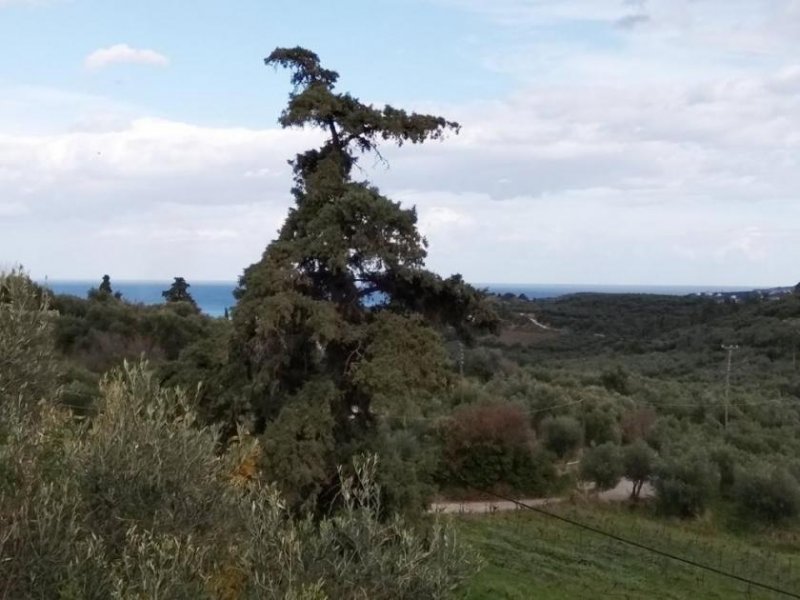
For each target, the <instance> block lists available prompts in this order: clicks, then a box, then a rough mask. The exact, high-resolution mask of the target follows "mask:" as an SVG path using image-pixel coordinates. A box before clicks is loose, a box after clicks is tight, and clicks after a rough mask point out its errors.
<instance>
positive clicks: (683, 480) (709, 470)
mask: <svg viewBox="0 0 800 600" xmlns="http://www.w3.org/2000/svg"><path fill="white" fill-rule="evenodd" d="M654 483H655V490H656V498H657V501H658V507H659V509H660V510H661V512H662V513H664V514H668V515H676V516H680V517H694V516H697V515H700V514H702V513H703V511H704V510H705V508H706V506H707V504H708V502H709V500H710V499H711V498H712V497H713V495H714V493H715V492H716V490H717V489H718V487H719V472H718V471H717V469H716V466H715V465H714V464H713V463H711V462H710V461H709V460H708V458H706V457H705V455H703V454H701V453H696V454H691V455H688V456H684V457H679V458H672V459H670V460H669V461H666V462H664V463H663V464H662V465H661V466H660V467H659V468H658V470H657V475H656V478H655V481H654Z"/></svg>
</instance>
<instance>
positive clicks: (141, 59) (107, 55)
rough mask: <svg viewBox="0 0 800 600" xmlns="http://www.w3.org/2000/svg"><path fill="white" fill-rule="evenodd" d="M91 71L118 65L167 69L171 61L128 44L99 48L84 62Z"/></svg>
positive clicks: (152, 51) (153, 52) (151, 51)
mask: <svg viewBox="0 0 800 600" xmlns="http://www.w3.org/2000/svg"><path fill="white" fill-rule="evenodd" d="M83 64H84V66H85V67H86V68H87V69H90V70H97V69H103V68H105V67H108V66H111V65H116V64H132V65H150V66H154V67H166V66H167V65H169V59H168V58H167V57H166V56H164V55H163V54H160V53H159V52H156V51H155V50H148V49H140V48H132V47H131V46H129V45H128V44H115V45H114V46H109V47H108V48H98V49H97V50H95V51H94V52H92V53H91V54H89V56H87V57H86V59H85V60H84V63H83Z"/></svg>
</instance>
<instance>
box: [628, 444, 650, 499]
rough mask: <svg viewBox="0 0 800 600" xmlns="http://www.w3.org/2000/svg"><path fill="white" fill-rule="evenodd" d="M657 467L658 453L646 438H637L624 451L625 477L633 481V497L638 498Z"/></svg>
mask: <svg viewBox="0 0 800 600" xmlns="http://www.w3.org/2000/svg"><path fill="white" fill-rule="evenodd" d="M655 468H656V453H655V452H654V451H653V449H652V448H651V447H650V446H648V445H647V443H646V442H645V441H644V440H636V441H635V442H634V443H633V444H631V445H630V446H627V447H626V448H625V449H624V451H623V453H622V469H623V471H622V472H623V474H624V475H625V477H627V478H628V479H630V480H631V482H632V483H633V489H632V490H631V498H632V499H633V500H638V499H639V495H640V494H641V493H642V486H643V485H644V483H645V482H646V481H648V480H649V479H650V478H651V477H652V476H653V471H655Z"/></svg>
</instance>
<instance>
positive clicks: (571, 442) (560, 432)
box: [542, 416, 583, 458]
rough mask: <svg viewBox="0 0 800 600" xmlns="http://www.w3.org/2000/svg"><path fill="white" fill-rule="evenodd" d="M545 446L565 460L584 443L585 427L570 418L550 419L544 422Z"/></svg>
mask: <svg viewBox="0 0 800 600" xmlns="http://www.w3.org/2000/svg"><path fill="white" fill-rule="evenodd" d="M542 433H543V434H544V443H545V446H546V447H547V448H548V449H549V450H552V451H553V452H555V453H556V455H557V456H558V457H559V458H564V457H565V456H567V455H568V454H570V453H571V452H573V451H574V450H575V449H576V448H578V446H580V445H581V442H582V441H583V427H581V424H580V423H579V422H578V421H577V420H576V419H575V418H574V417H569V416H562V417H548V418H546V419H545V420H544V421H542Z"/></svg>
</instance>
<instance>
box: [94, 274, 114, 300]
mask: <svg viewBox="0 0 800 600" xmlns="http://www.w3.org/2000/svg"><path fill="white" fill-rule="evenodd" d="M97 291H98V292H100V293H101V294H108V295H109V296H110V295H111V294H113V293H114V291H113V290H112V289H111V277H110V276H109V275H103V281H101V282H100V285H99V286H98V288H97Z"/></svg>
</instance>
